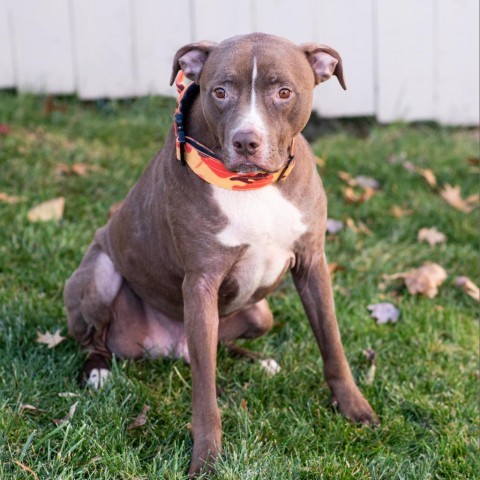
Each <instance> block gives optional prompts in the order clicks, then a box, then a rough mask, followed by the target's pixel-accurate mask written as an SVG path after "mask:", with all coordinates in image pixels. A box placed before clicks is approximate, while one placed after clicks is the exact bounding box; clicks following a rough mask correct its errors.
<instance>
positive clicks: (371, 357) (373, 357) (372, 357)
mask: <svg viewBox="0 0 480 480" xmlns="http://www.w3.org/2000/svg"><path fill="white" fill-rule="evenodd" d="M363 354H364V355H365V357H366V358H367V360H368V362H369V363H370V368H369V369H368V372H367V376H366V378H365V384H366V385H372V384H373V381H374V380H375V372H376V371H377V354H376V352H375V350H373V349H372V348H367V349H366V350H364V351H363Z"/></svg>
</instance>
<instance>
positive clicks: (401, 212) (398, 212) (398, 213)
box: [390, 205, 413, 218]
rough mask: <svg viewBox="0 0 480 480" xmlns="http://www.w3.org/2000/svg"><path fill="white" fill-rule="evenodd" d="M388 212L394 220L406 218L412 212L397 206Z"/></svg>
mask: <svg viewBox="0 0 480 480" xmlns="http://www.w3.org/2000/svg"><path fill="white" fill-rule="evenodd" d="M390 212H391V214H392V215H393V216H394V217H395V218H401V217H406V216H407V215H412V213H413V210H410V209H408V208H402V207H399V206H398V205H393V206H392V208H391V209H390Z"/></svg>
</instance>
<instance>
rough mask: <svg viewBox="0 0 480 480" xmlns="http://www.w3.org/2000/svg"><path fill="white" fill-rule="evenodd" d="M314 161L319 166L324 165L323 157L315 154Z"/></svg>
mask: <svg viewBox="0 0 480 480" xmlns="http://www.w3.org/2000/svg"><path fill="white" fill-rule="evenodd" d="M315 163H316V164H317V165H318V166H319V167H324V166H325V160H324V159H323V158H320V157H317V156H316V155H315Z"/></svg>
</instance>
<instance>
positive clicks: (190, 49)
mask: <svg viewBox="0 0 480 480" xmlns="http://www.w3.org/2000/svg"><path fill="white" fill-rule="evenodd" d="M216 45H218V44H217V43H215V42H209V41H206V40H203V41H201V42H198V43H190V44H189V45H185V46H184V47H182V48H181V49H180V50H178V52H177V53H176V54H175V58H174V59H173V66H172V76H171V77H170V85H173V82H174V81H175V78H176V77H177V73H178V71H179V70H183V73H184V74H185V76H186V77H187V78H188V79H190V80H192V81H193V82H198V79H199V78H200V74H201V73H202V69H203V66H204V65H205V61H206V60H207V57H208V54H209V53H210V51H211V50H212V48H214V47H215V46H216Z"/></svg>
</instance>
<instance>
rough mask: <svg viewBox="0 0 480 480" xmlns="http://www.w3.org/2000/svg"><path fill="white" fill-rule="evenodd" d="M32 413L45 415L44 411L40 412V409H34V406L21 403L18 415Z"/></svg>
mask: <svg viewBox="0 0 480 480" xmlns="http://www.w3.org/2000/svg"><path fill="white" fill-rule="evenodd" d="M25 410H26V411H28V412H32V413H45V412H46V410H42V409H41V408H38V407H36V406H35V405H30V404H29V403H22V404H21V405H20V413H23V412H24V411H25Z"/></svg>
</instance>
